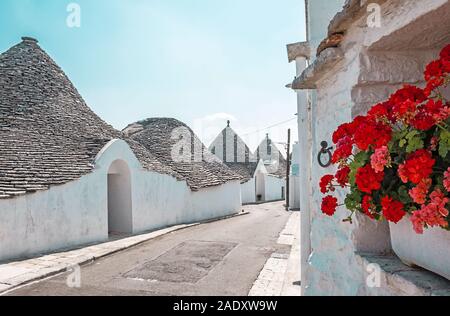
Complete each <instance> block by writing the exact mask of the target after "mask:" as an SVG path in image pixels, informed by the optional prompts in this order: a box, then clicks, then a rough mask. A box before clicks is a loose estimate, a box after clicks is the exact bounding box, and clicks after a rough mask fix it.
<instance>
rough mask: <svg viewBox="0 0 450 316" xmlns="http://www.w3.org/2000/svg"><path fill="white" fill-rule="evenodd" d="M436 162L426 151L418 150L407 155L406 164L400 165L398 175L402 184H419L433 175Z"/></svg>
mask: <svg viewBox="0 0 450 316" xmlns="http://www.w3.org/2000/svg"><path fill="white" fill-rule="evenodd" d="M435 163H436V160H434V159H433V157H432V155H431V153H430V152H429V151H428V150H425V149H420V150H418V151H416V152H414V153H412V154H411V155H409V157H408V159H407V160H406V162H405V163H404V164H402V165H400V167H399V169H398V175H399V176H400V178H401V179H402V181H403V183H408V182H412V183H414V184H419V183H420V182H422V180H424V179H427V178H428V177H429V176H430V175H431V174H432V173H433V167H434V164H435Z"/></svg>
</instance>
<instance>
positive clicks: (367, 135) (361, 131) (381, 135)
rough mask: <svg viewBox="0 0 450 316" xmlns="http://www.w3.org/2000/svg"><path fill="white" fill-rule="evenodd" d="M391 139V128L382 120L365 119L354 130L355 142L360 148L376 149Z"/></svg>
mask: <svg viewBox="0 0 450 316" xmlns="http://www.w3.org/2000/svg"><path fill="white" fill-rule="evenodd" d="M391 139H392V128H391V127H389V126H388V125H386V124H384V123H382V122H376V121H374V120H372V119H370V118H368V119H366V120H365V121H364V122H363V123H362V124H361V125H360V126H359V128H358V129H357V130H356V132H355V144H356V146H358V148H359V149H361V150H368V149H369V147H373V149H378V148H380V147H383V146H386V145H387V144H388V143H389V142H390V141H391Z"/></svg>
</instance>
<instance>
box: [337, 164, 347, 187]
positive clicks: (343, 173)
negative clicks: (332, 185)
mask: <svg viewBox="0 0 450 316" xmlns="http://www.w3.org/2000/svg"><path fill="white" fill-rule="evenodd" d="M350 171H351V170H350V168H349V167H344V168H341V169H339V170H338V172H337V173H336V181H337V183H338V184H339V185H340V186H341V187H343V188H345V186H346V185H347V183H348V177H349V175H350Z"/></svg>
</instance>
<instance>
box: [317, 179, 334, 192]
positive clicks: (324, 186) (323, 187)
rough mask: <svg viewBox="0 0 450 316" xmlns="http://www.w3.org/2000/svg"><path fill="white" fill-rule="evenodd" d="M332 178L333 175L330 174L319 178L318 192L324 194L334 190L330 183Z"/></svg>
mask: <svg viewBox="0 0 450 316" xmlns="http://www.w3.org/2000/svg"><path fill="white" fill-rule="evenodd" d="M333 180H334V176H332V175H326V176H323V177H322V179H320V192H322V193H323V194H326V193H328V192H330V191H334V187H333V185H332V182H333Z"/></svg>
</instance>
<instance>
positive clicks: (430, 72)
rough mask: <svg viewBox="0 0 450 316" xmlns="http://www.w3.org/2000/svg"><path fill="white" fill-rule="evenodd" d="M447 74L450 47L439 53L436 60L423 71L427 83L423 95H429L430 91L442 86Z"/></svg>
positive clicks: (449, 65) (448, 71)
mask: <svg viewBox="0 0 450 316" xmlns="http://www.w3.org/2000/svg"><path fill="white" fill-rule="evenodd" d="M448 74H450V45H448V46H446V47H445V48H444V49H443V50H442V51H441V54H440V58H439V59H438V60H436V61H433V62H431V63H430V64H429V65H428V66H427V68H426V70H425V80H426V81H427V86H426V88H425V94H426V95H430V94H431V93H432V91H434V90H435V89H436V88H438V87H440V86H442V85H443V84H444V82H445V77H446V76H447V75H448Z"/></svg>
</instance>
